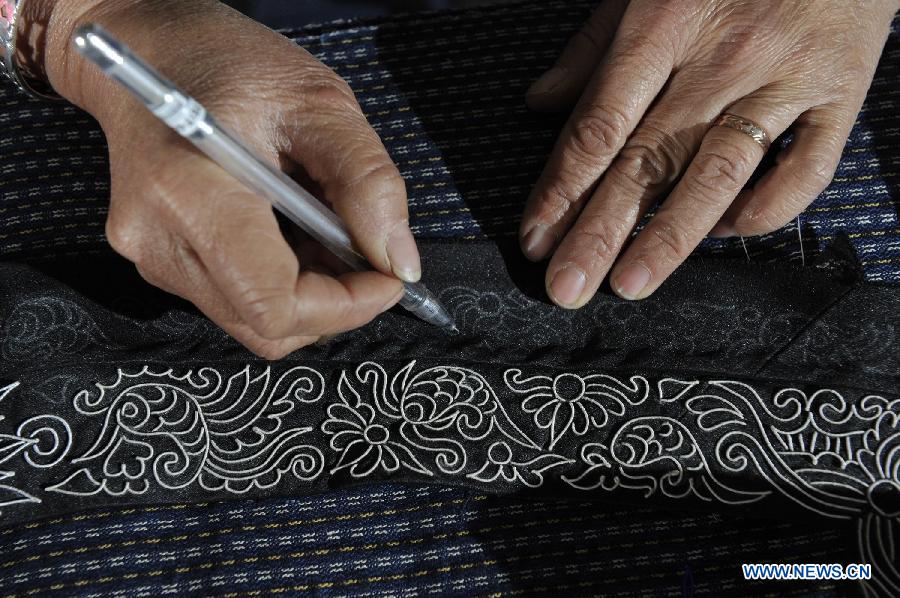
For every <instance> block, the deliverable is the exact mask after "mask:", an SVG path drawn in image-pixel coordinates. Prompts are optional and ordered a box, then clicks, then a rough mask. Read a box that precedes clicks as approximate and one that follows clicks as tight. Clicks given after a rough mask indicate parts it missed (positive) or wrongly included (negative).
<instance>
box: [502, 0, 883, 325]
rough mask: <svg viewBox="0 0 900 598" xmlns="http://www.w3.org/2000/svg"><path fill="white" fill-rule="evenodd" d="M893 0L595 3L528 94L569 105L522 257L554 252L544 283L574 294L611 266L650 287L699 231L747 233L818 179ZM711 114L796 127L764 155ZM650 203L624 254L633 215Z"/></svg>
mask: <svg viewBox="0 0 900 598" xmlns="http://www.w3.org/2000/svg"><path fill="white" fill-rule="evenodd" d="M898 7H900V3H898V2H897V1H896V0H861V1H854V2H847V1H846V0H631V1H630V2H628V1H627V0H606V2H603V3H602V4H601V5H600V6H599V8H598V9H597V10H596V12H595V13H594V14H593V16H592V17H591V19H590V20H589V22H588V23H587V24H586V25H585V27H584V28H583V29H582V31H581V32H579V33H578V34H577V35H576V36H575V37H574V38H573V39H572V41H571V43H570V44H569V46H568V47H567V48H566V50H565V51H564V52H563V54H562V56H561V57H560V59H559V61H558V63H557V64H556V66H555V67H554V68H552V69H551V70H550V71H548V72H547V73H545V74H544V75H543V77H542V78H541V79H539V80H538V81H537V82H536V83H535V85H534V86H533V87H532V88H531V90H530V91H529V93H528V102H529V104H530V105H531V107H532V108H535V109H540V110H556V109H562V108H568V107H571V106H572V104H574V105H575V106H574V110H573V112H572V115H571V117H570V119H569V121H568V123H567V124H566V126H565V128H564V130H563V131H562V133H561V135H560V137H559V140H558V141H557V144H556V147H555V149H554V151H553V154H552V156H551V158H550V160H549V162H548V163H547V165H546V167H545V169H544V172H543V174H542V175H541V177H540V180H539V181H538V183H537V185H536V186H535V187H534V190H533V192H532V194H531V196H530V198H529V200H528V204H527V207H526V209H525V213H524V216H523V220H522V224H521V229H520V239H521V244H522V248H523V250H524V251H525V253H526V255H527V256H529V257H530V258H531V259H533V260H540V259H543V258H545V257H547V256H548V255H552V257H551V259H550V264H549V267H548V268H547V274H546V282H547V290H548V292H549V294H550V296H551V297H552V298H553V300H554V301H555V302H556V303H557V304H559V305H562V306H564V307H572V308H577V307H581V306H582V305H584V304H585V303H586V302H587V301H588V300H589V299H590V298H591V297H592V296H593V295H594V294H595V293H596V291H597V288H598V287H599V286H600V284H601V283H602V282H603V280H604V278H605V277H606V276H607V275H608V274H609V278H610V282H611V286H612V288H613V289H614V290H615V291H616V292H617V293H618V294H619V295H621V296H622V297H625V298H628V299H640V298H644V297H647V296H648V295H650V294H651V293H653V292H654V291H655V290H656V289H657V288H658V287H659V285H660V284H661V283H662V282H663V281H664V280H665V279H666V277H668V276H669V275H670V274H671V273H672V271H673V270H674V269H675V268H677V267H678V265H680V264H681V262H683V261H684V260H685V258H687V256H688V254H690V253H691V251H692V250H693V249H694V248H695V247H696V246H697V244H698V243H699V242H700V241H701V240H702V239H703V238H704V237H705V236H706V235H707V234H709V233H711V234H713V235H714V236H731V235H759V234H763V233H767V232H771V231H774V230H776V229H778V228H780V227H781V226H783V225H784V224H786V223H787V222H789V221H790V220H792V219H793V218H794V217H795V216H796V215H797V214H799V213H800V212H801V211H802V210H803V209H804V208H805V207H806V206H807V205H808V204H809V203H810V202H811V201H812V200H813V199H815V197H816V196H817V195H818V194H819V193H821V192H822V190H823V189H824V188H825V187H826V186H827V185H828V183H829V182H830V181H831V178H832V176H833V175H834V171H835V168H836V167H837V163H838V160H839V159H840V155H841V150H842V149H843V147H844V144H845V142H846V140H847V137H848V135H849V133H850V129H851V128H852V126H853V123H854V120H855V118H856V115H857V113H858V112H859V109H860V107H861V106H862V103H863V100H864V98H865V95H866V91H867V89H868V87H869V84H870V83H871V81H872V76H873V74H874V70H875V66H876V64H877V62H878V57H879V55H880V53H881V50H882V47H883V45H884V42H885V39H886V36H887V34H888V31H889V28H890V22H891V19H892V17H893V15H894V13H895V12H896V10H897V9H898ZM723 112H729V113H733V114H736V115H739V116H741V117H743V118H746V119H749V120H751V121H753V122H755V123H757V124H759V125H760V126H761V127H762V128H763V129H764V130H766V131H767V132H768V134H769V136H770V138H772V139H774V138H775V137H777V136H778V135H780V134H781V133H783V132H784V131H785V130H786V129H787V128H788V127H791V126H793V127H794V129H793V130H794V134H795V138H794V141H793V143H792V144H791V145H790V147H789V149H787V150H786V151H785V152H783V153H782V154H781V155H779V156H778V161H777V165H776V166H775V167H774V168H773V169H772V170H771V171H770V172H768V173H766V174H765V175H764V176H763V178H762V179H761V180H760V181H759V182H758V183H756V184H755V186H754V187H753V188H752V189H747V190H745V191H742V190H741V189H742V187H744V185H745V184H746V183H747V181H748V179H749V178H750V176H751V174H752V173H753V172H754V170H755V168H756V166H757V165H758V164H759V162H760V159H761V158H762V157H763V149H762V147H761V146H760V145H759V144H757V143H756V142H755V141H753V139H752V138H750V137H749V136H747V135H746V134H743V133H741V132H738V131H735V130H733V129H729V128H725V127H712V128H710V125H711V124H712V123H713V122H714V121H715V120H716V118H717V117H718V116H719V115H720V114H721V113H723ZM661 197H664V198H665V200H664V202H663V203H662V205H661V207H660V209H659V210H658V212H657V213H656V214H655V216H654V217H653V218H651V219H650V222H649V224H648V225H647V227H646V229H644V230H643V231H642V232H641V233H640V234H639V235H637V237H636V238H635V239H634V241H633V242H632V243H631V244H630V245H629V246H628V247H627V248H626V249H624V251H623V247H624V245H625V243H626V241H627V240H628V239H629V237H630V234H631V232H632V230H633V228H634V226H635V224H636V223H637V221H638V219H639V218H640V217H641V216H642V215H643V214H644V213H645V212H646V211H647V209H648V208H649V207H651V206H652V205H653V204H654V202H655V201H657V200H658V199H660V198H661Z"/></svg>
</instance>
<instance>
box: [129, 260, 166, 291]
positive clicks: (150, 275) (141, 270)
mask: <svg viewBox="0 0 900 598" xmlns="http://www.w3.org/2000/svg"><path fill="white" fill-rule="evenodd" d="M135 267H136V269H137V273H138V274H139V275H140V277H141V278H143V279H144V280H145V281H147V282H148V283H149V284H151V285H153V286H155V287H160V288H162V286H163V282H164V281H163V278H162V277H161V276H160V275H159V274H158V273H157V271H156V270H155V269H153V268H148V267H146V266H142V265H140V264H135Z"/></svg>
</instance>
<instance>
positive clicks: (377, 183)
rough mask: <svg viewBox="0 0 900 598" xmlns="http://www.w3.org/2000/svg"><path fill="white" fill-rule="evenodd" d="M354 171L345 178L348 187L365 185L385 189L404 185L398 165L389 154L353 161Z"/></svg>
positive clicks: (344, 183) (380, 189)
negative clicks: (360, 161)
mask: <svg viewBox="0 0 900 598" xmlns="http://www.w3.org/2000/svg"><path fill="white" fill-rule="evenodd" d="M352 167H353V172H351V173H348V176H347V177H346V178H345V179H344V180H343V185H344V186H345V187H346V188H353V187H357V186H359V185H365V186H366V187H369V188H371V189H377V190H379V191H384V190H386V189H389V188H391V187H398V186H402V183H403V180H402V178H401V177H400V171H399V170H398V169H397V166H396V165H395V164H394V163H393V162H391V160H390V158H388V157H387V156H383V155H381V156H378V157H376V158H370V159H369V160H363V161H362V163H361V164H360V163H359V162H354V163H353V166H352Z"/></svg>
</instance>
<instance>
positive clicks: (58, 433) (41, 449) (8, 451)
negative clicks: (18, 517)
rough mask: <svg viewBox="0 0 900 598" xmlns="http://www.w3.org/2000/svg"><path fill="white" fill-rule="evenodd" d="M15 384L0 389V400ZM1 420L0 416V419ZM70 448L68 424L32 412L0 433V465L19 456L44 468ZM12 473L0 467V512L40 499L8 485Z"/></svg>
mask: <svg viewBox="0 0 900 598" xmlns="http://www.w3.org/2000/svg"><path fill="white" fill-rule="evenodd" d="M18 386H19V383H18V382H13V383H12V384H8V385H6V386H4V387H2V388H0V403H2V402H3V400H4V399H5V398H6V397H7V396H8V395H9V394H10V393H11V392H12V391H13V390H15V389H16V387H18ZM4 419H5V416H4V415H0V422H2V421H3V420H4ZM71 447H72V430H71V429H70V428H69V424H68V423H67V422H66V421H65V420H64V419H62V418H60V417H57V416H55V415H36V416H34V417H30V418H28V419H27V420H25V421H23V422H22V423H21V424H19V427H18V428H17V429H16V432H15V434H0V465H2V464H4V463H7V462H9V461H11V460H12V459H13V457H16V456H17V455H21V456H22V458H23V459H24V461H25V463H27V464H28V465H30V466H31V467H36V468H48V467H53V466H54V465H56V464H57V463H59V462H60V461H62V460H63V459H64V458H65V456H66V455H67V454H68V452H69V449H70V448H71ZM13 477H15V473H14V472H12V471H2V470H0V482H2V481H6V482H8V483H6V484H0V515H2V514H3V510H2V508H3V507H6V506H10V505H14V504H19V503H39V502H41V500H40V499H39V498H37V497H36V496H34V495H33V494H30V493H28V492H26V491H24V490H22V489H20V488H17V487H15V486H13V485H11V481H12V478H13Z"/></svg>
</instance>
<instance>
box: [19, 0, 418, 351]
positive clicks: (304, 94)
mask: <svg viewBox="0 0 900 598" xmlns="http://www.w3.org/2000/svg"><path fill="white" fill-rule="evenodd" d="M26 5H27V3H26ZM88 5H91V3H90V2H88V3H85V4H82V5H81V14H80V15H77V16H75V17H74V18H66V19H62V16H61V15H59V14H57V15H54V17H53V18H54V19H57V21H55V22H54V21H53V20H52V19H51V21H50V26H49V28H48V31H49V32H50V34H51V35H50V39H49V41H48V44H49V48H48V55H49V56H54V55H62V54H66V56H67V61H66V62H67V63H68V64H66V63H63V62H58V61H52V60H47V71H48V76H49V78H50V80H51V82H52V83H53V85H54V87H55V88H56V89H57V90H59V91H60V92H61V93H63V94H64V95H65V96H66V97H67V98H68V99H70V100H72V101H73V102H75V103H76V104H78V105H80V106H82V107H83V108H85V109H86V110H88V111H89V112H91V113H92V114H93V115H94V116H95V117H96V118H97V120H98V121H99V122H100V124H101V126H102V127H103V131H104V133H105V134H106V137H107V140H108V142H109V155H110V171H111V175H112V189H111V203H110V208H109V217H108V221H107V225H106V232H107V237H108V239H109V242H110V244H111V245H112V247H113V249H115V250H116V251H117V252H118V253H120V254H122V255H123V256H125V257H126V258H128V259H129V260H131V261H133V262H134V263H135V264H136V265H137V268H138V271H139V272H140V273H141V275H142V276H143V277H144V278H145V279H146V280H148V281H149V282H150V283H152V284H154V285H156V286H158V287H160V288H162V289H164V290H166V291H168V292H171V293H173V294H175V295H179V296H181V297H183V298H185V299H187V300H189V301H191V302H193V303H194V304H195V305H196V306H197V307H198V308H199V309H200V310H202V311H203V312H204V313H205V314H206V315H207V316H209V318H211V319H212V320H213V321H215V322H216V323H217V324H219V325H220V326H221V327H222V328H223V329H225V330H226V331H227V332H228V333H229V334H231V335H232V336H233V337H234V338H236V339H237V340H238V341H240V342H241V343H243V344H244V345H246V346H247V347H248V348H250V349H251V350H252V351H254V352H256V353H257V354H259V355H262V356H265V357H268V358H272V359H274V358H279V357H281V356H283V355H285V354H287V353H289V352H291V351H293V350H295V349H297V348H299V347H301V346H304V345H306V344H309V343H311V342H314V341H316V340H318V339H319V338H320V337H322V336H326V335H333V334H336V333H338V332H341V331H344V330H349V329H352V328H356V327H358V326H361V325H363V324H365V323H366V322H368V321H369V320H371V319H372V318H373V317H375V316H376V315H378V314H379V313H381V312H383V311H384V310H386V309H388V308H390V307H391V306H393V305H394V304H395V303H396V302H397V301H398V300H399V298H400V296H401V294H402V283H401V282H400V280H399V279H398V278H403V279H406V280H410V281H414V280H417V279H418V278H419V274H420V264H419V255H418V251H417V249H416V246H415V241H414V239H413V237H412V233H411V232H410V230H409V226H408V216H407V207H406V188H405V185H404V182H403V179H402V178H401V177H400V174H399V171H398V170H397V168H396V166H395V165H394V164H393V162H392V161H391V159H390V157H389V156H388V154H387V152H386V150H385V149H384V147H383V145H382V143H381V141H380V140H379V139H378V136H377V135H376V133H375V132H374V130H372V128H371V127H370V126H369V124H368V123H367V122H366V119H365V117H364V116H363V114H362V112H361V110H360V108H359V105H358V104H357V102H356V100H355V98H354V97H353V93H352V91H351V90H350V88H349V86H347V84H346V83H345V82H344V81H343V80H341V79H340V78H339V77H338V76H337V75H336V74H335V73H334V72H333V71H331V70H330V69H328V68H326V67H325V66H324V65H322V64H321V63H320V62H318V61H317V60H316V59H314V58H313V57H312V56H311V55H310V54H309V53H307V52H306V51H305V50H303V49H301V48H299V47H297V46H296V45H295V44H294V43H292V42H291V41H290V40H288V39H286V38H284V37H282V36H281V35H278V34H277V33H275V32H273V31H271V30H269V29H267V28H265V27H263V26H261V25H259V24H256V23H254V22H253V21H251V20H249V19H246V18H245V17H243V16H241V15H240V14H238V13H237V12H234V11H232V10H231V9H229V8H227V7H225V6H224V5H222V4H220V3H218V2H215V1H212V0H191V1H190V2H184V1H183V0H169V1H158V0H141V1H130V2H126V1H119V0H106V1H100V2H96V1H95V2H93V4H92V5H91V6H88ZM58 6H59V7H65V9H66V10H74V9H75V8H76V7H77V6H78V5H77V4H74V3H72V4H70V3H66V2H61V3H60V4H59V5H58ZM61 9H62V8H61ZM66 16H68V15H66ZM87 20H93V21H96V22H99V23H101V24H103V25H104V26H105V27H107V28H108V29H109V30H110V31H112V32H113V33H114V34H116V35H117V36H118V37H120V38H121V39H123V40H125V41H126V43H128V44H129V45H131V46H132V48H133V49H134V50H135V51H136V52H137V53H138V54H141V55H142V56H144V57H145V58H146V59H147V60H148V61H149V62H150V63H151V64H154V65H155V66H156V67H157V68H158V69H159V70H160V71H162V72H164V73H165V74H166V76H168V77H169V78H171V79H172V80H173V81H175V82H176V83H178V84H179V85H181V86H182V87H184V88H185V89H186V90H187V91H188V93H190V94H191V95H193V96H195V97H196V98H197V99H198V100H199V101H200V102H201V103H203V104H204V105H205V106H206V107H207V108H209V109H210V111H211V112H212V113H213V114H215V115H216V117H217V118H218V119H219V120H220V121H222V122H223V123H225V124H226V126H229V127H230V128H232V129H233V130H235V131H236V132H237V133H238V135H239V136H240V137H242V138H243V139H244V140H245V141H247V142H248V143H249V144H250V145H251V146H253V147H254V148H255V149H256V150H257V151H258V152H259V153H260V155H262V156H264V157H266V158H267V159H268V160H270V161H271V162H272V163H273V164H277V165H280V166H281V167H282V168H286V169H287V170H289V171H294V173H295V174H300V173H302V177H301V178H303V179H306V180H305V182H306V184H307V185H309V186H310V187H311V188H313V189H315V190H316V191H317V192H318V193H319V195H320V196H322V197H324V199H325V200H327V201H328V202H330V204H331V205H332V206H333V208H334V209H335V210H336V211H337V212H338V214H340V216H341V217H342V218H343V220H344V222H345V223H346V224H347V227H348V228H349V229H350V231H351V234H352V236H353V238H354V240H355V242H356V244H357V246H358V247H359V249H360V250H361V251H362V252H363V253H364V254H365V255H366V256H367V257H368V259H369V261H370V262H371V263H372V264H373V265H374V266H375V268H376V269H377V270H378V271H379V272H366V273H347V272H345V271H343V270H344V269H343V268H342V266H341V265H340V264H339V263H337V260H336V259H334V258H333V256H330V255H329V254H327V252H325V251H324V249H322V248H321V246H318V245H317V244H314V243H312V242H311V241H309V240H306V241H305V242H304V241H302V240H300V239H294V238H293V235H289V237H291V238H290V241H291V243H289V242H288V240H286V238H285V235H283V234H282V232H281V231H280V230H279V226H278V223H277V221H276V219H275V216H274V213H273V210H272V208H271V207H270V206H269V204H268V203H266V202H265V201H264V200H262V199H261V198H259V197H257V196H255V195H254V194H253V193H251V192H249V191H248V190H246V189H245V188H244V187H243V186H242V185H241V184H240V183H238V182H237V181H236V180H234V179H233V178H231V177H230V176H228V175H227V174H226V173H225V172H224V171H222V170H221V169H220V168H219V167H218V166H217V165H215V164H214V163H212V162H211V161H210V160H209V159H207V158H206V157H205V156H203V155H201V154H200V153H199V152H198V151H196V150H195V149H194V148H193V147H192V146H191V145H190V144H189V143H188V142H186V141H184V140H182V139H181V138H179V137H178V135H176V134H175V133H173V132H171V131H169V130H168V129H167V128H166V127H165V126H164V125H162V124H161V123H159V122H158V121H157V120H156V119H155V118H154V117H153V116H152V115H151V114H150V113H149V112H148V111H147V110H145V109H144V108H143V107H140V106H139V105H138V104H137V103H136V101H135V100H133V99H132V98H130V97H128V96H127V95H126V94H125V93H124V92H122V91H121V90H119V89H118V88H116V87H115V86H113V85H112V84H111V83H110V82H109V81H108V80H106V78H105V77H103V75H102V74H100V73H99V72H98V71H97V70H96V69H94V68H93V67H92V66H91V65H89V64H87V63H86V61H84V60H83V59H81V57H79V56H77V55H76V54H75V53H74V52H71V51H70V50H69V49H68V48H67V45H66V43H65V41H66V40H67V39H71V31H72V30H73V29H74V27H75V25H76V24H77V23H80V22H84V21H87ZM164 21H165V23H164ZM295 241H296V242H295Z"/></svg>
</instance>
